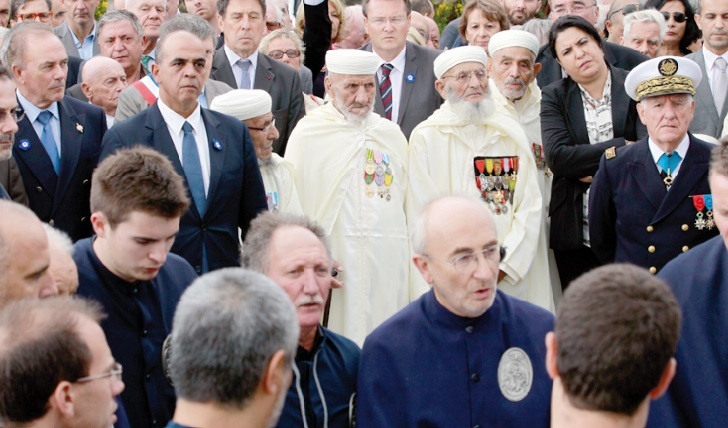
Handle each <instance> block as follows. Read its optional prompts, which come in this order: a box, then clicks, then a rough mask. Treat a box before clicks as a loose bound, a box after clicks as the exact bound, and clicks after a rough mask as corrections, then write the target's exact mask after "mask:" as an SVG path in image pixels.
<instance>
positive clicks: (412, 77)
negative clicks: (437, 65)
mask: <svg viewBox="0 0 728 428" xmlns="http://www.w3.org/2000/svg"><path fill="white" fill-rule="evenodd" d="M405 79H407V82H408V83H412V82H414V81H415V75H414V74H412V73H410V74H408V75H407V77H405Z"/></svg>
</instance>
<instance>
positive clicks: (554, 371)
mask: <svg viewBox="0 0 728 428" xmlns="http://www.w3.org/2000/svg"><path fill="white" fill-rule="evenodd" d="M546 372H547V373H548V374H549V377H550V378H551V379H556V378H557V377H559V371H558V367H557V366H556V335H555V334H554V332H553V331H550V332H548V333H546Z"/></svg>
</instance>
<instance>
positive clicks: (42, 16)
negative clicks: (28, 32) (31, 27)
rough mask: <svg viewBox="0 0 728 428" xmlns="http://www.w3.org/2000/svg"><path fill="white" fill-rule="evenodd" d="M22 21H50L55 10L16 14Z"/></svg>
mask: <svg viewBox="0 0 728 428" xmlns="http://www.w3.org/2000/svg"><path fill="white" fill-rule="evenodd" d="M15 16H17V17H18V19H19V20H21V21H36V20H37V21H40V22H50V20H51V19H53V12H39V13H21V14H18V15H15Z"/></svg>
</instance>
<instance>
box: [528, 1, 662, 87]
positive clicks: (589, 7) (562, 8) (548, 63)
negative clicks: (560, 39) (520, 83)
mask: <svg viewBox="0 0 728 428" xmlns="http://www.w3.org/2000/svg"><path fill="white" fill-rule="evenodd" d="M549 4H550V6H551V13H550V14H549V18H550V19H551V21H552V22H555V21H556V20H557V19H558V18H560V17H562V16H566V15H577V16H581V17H582V18H584V19H586V20H587V21H589V22H590V23H591V24H592V25H595V24H596V23H597V18H598V17H599V13H598V8H597V4H596V0H574V1H573V2H571V0H551V1H550V2H549ZM602 50H603V51H604V59H606V60H607V64H609V65H611V66H613V67H617V68H621V69H623V70H627V71H629V70H632V69H633V68H634V67H635V66H636V65H638V64H640V63H642V62H644V61H647V60H648V59H649V57H648V56H647V55H643V54H641V53H639V52H637V51H636V50H633V49H630V48H626V47H624V46H620V45H618V44H615V43H611V42H607V41H605V42H603V43H602ZM536 62H538V63H540V64H541V72H540V73H539V74H538V79H536V83H538V86H539V88H541V89H543V88H545V87H546V86H548V85H549V84H550V83H552V82H556V81H557V80H561V79H563V78H564V77H566V73H565V72H564V71H563V69H562V68H561V65H560V64H559V62H558V61H557V60H556V58H554V56H553V55H552V54H551V51H550V50H549V47H548V44H546V45H544V46H542V47H541V49H540V50H539V51H538V55H537V56H536Z"/></svg>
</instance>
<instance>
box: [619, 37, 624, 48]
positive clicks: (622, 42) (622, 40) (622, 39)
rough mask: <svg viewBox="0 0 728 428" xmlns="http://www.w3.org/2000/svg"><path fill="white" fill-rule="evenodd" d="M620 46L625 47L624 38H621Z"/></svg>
mask: <svg viewBox="0 0 728 428" xmlns="http://www.w3.org/2000/svg"><path fill="white" fill-rule="evenodd" d="M619 45H620V46H624V36H619Z"/></svg>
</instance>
